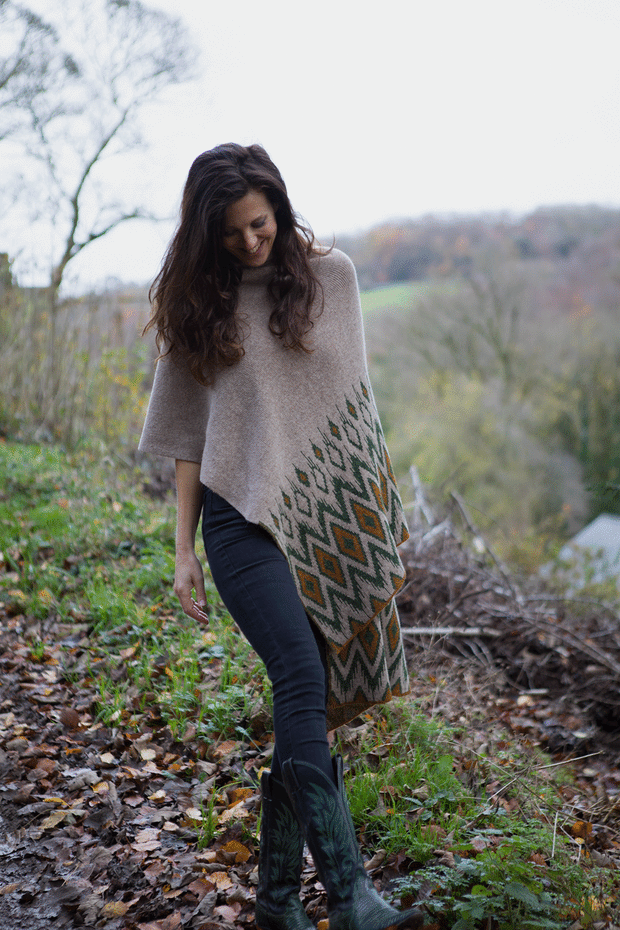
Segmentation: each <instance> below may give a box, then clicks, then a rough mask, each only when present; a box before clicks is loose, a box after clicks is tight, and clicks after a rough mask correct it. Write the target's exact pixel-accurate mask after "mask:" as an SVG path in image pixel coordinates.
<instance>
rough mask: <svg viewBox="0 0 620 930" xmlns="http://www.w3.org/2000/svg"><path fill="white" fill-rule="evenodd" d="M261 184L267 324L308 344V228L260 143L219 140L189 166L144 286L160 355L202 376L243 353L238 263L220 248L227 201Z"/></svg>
mask: <svg viewBox="0 0 620 930" xmlns="http://www.w3.org/2000/svg"><path fill="white" fill-rule="evenodd" d="M252 190H254V191H260V192H262V193H263V194H264V195H265V196H266V197H267V199H268V200H269V202H270V203H271V206H272V207H273V209H274V211H275V215H276V223H277V233H276V238H275V241H274V244H273V248H272V252H271V256H270V261H272V262H273V264H274V265H275V270H274V275H273V277H272V279H271V281H270V284H269V293H270V297H271V299H272V301H273V311H272V313H271V316H270V319H269V328H270V330H271V332H272V333H273V334H274V335H275V336H278V337H279V338H280V339H281V340H282V342H283V343H284V345H285V346H286V347H287V348H290V349H297V350H302V351H309V350H308V348H307V346H306V345H305V343H304V336H305V335H306V334H307V333H308V331H309V330H310V328H311V327H312V325H313V322H312V320H311V318H310V312H311V309H312V305H313V303H314V300H315V297H316V295H317V290H318V289H319V288H320V284H319V281H318V280H317V278H316V276H315V275H314V273H313V271H312V269H311V267H310V261H309V259H310V256H311V255H313V254H314V253H316V252H317V251H318V249H317V248H316V247H315V239H314V235H313V233H312V230H311V229H310V228H309V227H307V226H305V225H304V224H303V223H302V222H301V220H300V219H299V218H298V216H297V215H296V214H295V212H294V211H293V208H292V206H291V203H290V200H289V198H288V194H287V190H286V185H285V184H284V181H283V179H282V176H281V174H280V172H279V171H278V169H277V168H276V166H275V165H274V163H273V162H272V161H271V159H270V158H269V156H268V155H267V152H266V151H265V150H264V149H263V148H262V146H260V145H250V146H247V147H245V146H242V145H236V144H235V143H229V144H226V145H218V146H217V147H216V148H214V149H211V150H210V151H208V152H203V154H202V155H199V156H198V158H197V159H196V160H195V161H194V163H193V165H192V166H191V168H190V170H189V174H188V176H187V181H186V183H185V188H184V190H183V199H182V201H181V215H180V220H179V225H178V227H177V230H176V232H175V234H174V236H173V238H172V240H171V242H170V245H169V246H168V249H167V251H166V254H165V256H164V259H163V262H162V267H161V270H160V272H159V274H158V275H157V277H156V278H155V280H154V282H153V285H152V287H151V289H150V291H149V298H150V300H151V303H152V306H153V312H152V315H151V319H150V321H149V322H148V324H147V325H146V327H145V330H144V331H145V332H147V330H149V329H151V328H154V329H155V331H156V342H157V347H158V350H159V352H160V358H161V357H163V356H165V355H168V354H172V355H173V356H180V357H181V358H183V359H184V360H185V361H186V362H187V364H188V366H189V369H190V371H191V373H192V375H193V376H194V378H196V380H197V381H199V382H200V383H201V384H211V383H212V381H213V378H214V377H215V374H216V373H217V371H218V370H220V369H221V368H224V367H226V366H230V365H234V364H235V363H236V362H238V361H239V360H240V358H241V357H242V356H243V354H244V350H243V338H242V332H241V327H240V321H239V320H238V319H237V316H236V313H235V310H236V307H237V296H238V286H239V282H240V280H241V274H242V271H243V267H242V266H241V265H240V264H239V262H237V261H236V260H235V259H234V257H233V256H232V255H231V254H230V253H229V252H227V251H226V249H224V247H223V244H222V232H223V225H224V218H225V213H226V208H227V207H228V206H229V205H230V204H232V203H234V202H235V201H237V200H240V199H241V198H242V197H245V195H246V194H247V193H248V192H249V191H252Z"/></svg>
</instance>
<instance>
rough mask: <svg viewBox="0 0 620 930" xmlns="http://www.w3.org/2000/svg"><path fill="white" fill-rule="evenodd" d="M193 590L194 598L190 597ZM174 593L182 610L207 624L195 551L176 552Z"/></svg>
mask: <svg viewBox="0 0 620 930" xmlns="http://www.w3.org/2000/svg"><path fill="white" fill-rule="evenodd" d="M192 591H194V592H195V594H196V596H195V598H194V597H192ZM174 593H175V594H176V596H177V597H178V599H179V600H180V602H181V607H182V608H183V612H184V613H185V614H187V616H188V617H191V618H192V619H193V620H198V621H199V623H204V624H208V623H209V617H208V615H207V613H206V612H205V607H206V606H207V598H206V595H205V582H204V574H203V571H202V565H201V564H200V560H199V559H198V557H197V555H196V553H195V552H193V551H192V552H178V551H177V554H176V560H175V568H174Z"/></svg>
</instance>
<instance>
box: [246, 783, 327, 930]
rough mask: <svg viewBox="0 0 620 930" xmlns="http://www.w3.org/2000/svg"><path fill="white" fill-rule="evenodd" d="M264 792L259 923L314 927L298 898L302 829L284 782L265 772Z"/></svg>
mask: <svg viewBox="0 0 620 930" xmlns="http://www.w3.org/2000/svg"><path fill="white" fill-rule="evenodd" d="M261 791H262V796H263V799H262V819H261V828H260V850H259V853H258V889H257V891H256V926H257V927H258V928H259V930H314V924H313V923H312V921H311V920H310V918H309V917H308V916H307V914H306V912H305V911H304V909H303V905H302V903H301V901H300V900H299V889H300V887H301V880H300V876H301V866H302V860H303V851H304V835H303V831H302V829H301V827H300V825H299V821H298V820H297V817H296V816H295V812H294V810H293V807H292V805H291V801H290V798H289V796H288V794H287V791H286V788H285V787H284V785H283V784H282V782H280V781H278V780H277V778H273V777H272V776H271V774H270V773H269V772H263V774H262V776H261Z"/></svg>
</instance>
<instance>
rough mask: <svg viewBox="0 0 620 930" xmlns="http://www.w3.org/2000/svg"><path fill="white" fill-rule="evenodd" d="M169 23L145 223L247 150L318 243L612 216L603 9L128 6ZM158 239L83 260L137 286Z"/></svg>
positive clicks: (618, 195)
mask: <svg viewBox="0 0 620 930" xmlns="http://www.w3.org/2000/svg"><path fill="white" fill-rule="evenodd" d="M145 2H147V4H148V5H151V6H157V7H159V8H161V9H163V10H165V11H167V12H169V13H171V14H174V15H177V16H179V17H181V18H182V19H183V20H185V21H186V23H187V25H188V27H189V29H190V33H191V36H192V38H193V40H194V42H195V43H196V44H197V46H198V47H199V48H200V50H201V55H202V72H203V74H202V77H201V79H200V80H199V81H198V82H195V83H194V84H192V85H186V86H184V87H181V88H178V89H175V90H174V92H171V93H170V95H169V98H168V102H169V106H168V108H167V109H166V110H161V111H158V112H159V113H160V116H158V118H157V119H156V120H154V125H153V127H152V129H153V148H152V151H151V156H150V158H151V160H150V170H149V169H148V168H147V171H146V175H145V176H144V177H142V178H141V179H140V182H141V185H142V187H146V189H147V190H149V196H150V197H151V198H152V202H153V204H154V205H155V207H156V209H158V210H160V211H161V212H162V213H170V214H173V213H175V212H176V209H177V205H178V200H179V195H180V192H181V188H182V186H183V183H184V180H185V177H186V174H187V170H188V168H189V165H190V163H191V162H192V160H193V158H194V157H195V156H196V155H197V154H199V153H200V152H201V151H203V150H205V149H207V148H210V147H212V146H213V145H216V144H218V143H221V142H228V141H238V142H242V143H249V142H253V141H258V142H261V143H262V144H263V145H264V146H265V148H266V149H267V150H268V152H269V153H270V155H271V156H272V158H273V159H274V161H275V162H276V164H277V165H278V167H279V168H280V170H281V171H282V174H283V176H284V179H285V181H286V182H287V185H288V188H289V193H290V195H291V199H292V201H293V205H294V206H295V208H296V209H297V210H298V211H299V212H301V213H302V214H303V215H304V216H305V217H306V218H307V219H308V220H309V221H310V223H311V224H312V226H313V228H314V229H315V232H316V233H317V234H318V235H319V236H320V237H321V238H329V237H331V235H332V233H340V232H349V231H354V230H358V229H362V228H367V227H369V226H371V225H373V224H375V223H378V222H380V221H382V220H385V219H387V218H395V217H406V216H419V215H421V214H424V213H428V212H479V211H482V210H491V211H496V210H502V209H508V210H511V211H516V212H522V211H526V210H530V209H531V208H534V207H536V206H537V205H540V204H550V203H593V202H597V203H601V204H613V205H620V187H619V180H618V178H619V174H620V170H619V166H620V54H619V51H618V49H619V47H620V2H619V0H518V2H517V0H467V2H464V0H372V2H366V3H365V2H364V0H355V2H354V0H314V2H298V0H262V2H260V3H259V2H249V0H235V2H231V0H145ZM171 232H172V224H164V225H162V227H160V228H150V227H148V226H147V225H146V224H138V223H136V224H133V225H132V226H131V227H130V228H129V227H128V228H126V229H125V230H123V231H118V232H116V233H114V234H113V235H111V236H110V237H109V238H108V240H107V242H101V243H99V244H96V245H93V246H92V247H90V248H89V249H88V250H85V252H84V254H83V256H81V257H80V258H79V259H77V260H76V262H75V264H74V273H79V275H80V278H81V280H83V281H87V280H88V281H91V282H92V281H101V280H102V279H104V278H105V277H106V276H118V277H120V278H122V279H124V280H128V281H131V280H133V281H144V280H147V279H149V278H151V277H152V276H153V275H154V274H155V273H156V271H157V268H158V265H159V261H160V259H161V254H162V251H163V249H164V247H165V244H166V241H167V239H168V238H169V236H170V234H171Z"/></svg>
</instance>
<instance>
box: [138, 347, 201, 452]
mask: <svg viewBox="0 0 620 930" xmlns="http://www.w3.org/2000/svg"><path fill="white" fill-rule="evenodd" d="M209 397H210V389H209V388H208V387H205V386H204V385H202V384H199V383H198V381H196V379H195V378H194V377H193V375H192V374H191V373H190V371H189V369H188V368H187V366H186V365H184V364H183V362H181V361H177V360H175V359H173V358H171V356H170V355H167V356H165V358H161V359H160V360H159V361H158V363H157V368H156V369H155V379H154V381H153V389H152V391H151V397H150V400H149V406H148V410H147V414H146V419H145V422H144V427H143V430H142V437H141V439H140V446H139V448H140V450H141V451H142V452H154V453H156V454H157V455H166V456H170V457H171V458H174V459H183V460H184V461H187V462H200V461H202V454H203V449H204V443H205V431H206V426H207V420H208V418H209Z"/></svg>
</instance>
